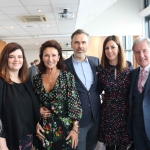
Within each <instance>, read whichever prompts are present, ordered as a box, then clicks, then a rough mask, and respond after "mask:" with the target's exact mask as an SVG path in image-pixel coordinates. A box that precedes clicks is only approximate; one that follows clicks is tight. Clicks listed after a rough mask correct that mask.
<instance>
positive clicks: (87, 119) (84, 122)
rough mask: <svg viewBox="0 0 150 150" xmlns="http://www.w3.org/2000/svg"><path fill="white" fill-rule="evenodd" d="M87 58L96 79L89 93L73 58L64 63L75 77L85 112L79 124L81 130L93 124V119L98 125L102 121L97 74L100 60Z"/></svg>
mask: <svg viewBox="0 0 150 150" xmlns="http://www.w3.org/2000/svg"><path fill="white" fill-rule="evenodd" d="M87 57H88V61H89V63H90V65H91V69H92V71H93V77H94V83H93V84H92V85H91V88H90V90H89V91H87V89H86V87H85V86H84V85H83V83H82V81H81V80H80V78H79V77H78V76H77V74H76V72H75V69H74V66H73V63H72V57H70V58H68V59H66V60H65V61H64V63H65V65H66V68H67V71H68V72H71V73H72V74H73V75H74V77H75V81H76V88H77V90H78V93H79V98H80V101H81V106H82V110H83V114H82V118H81V120H80V122H79V124H80V127H81V128H82V127H86V126H88V125H89V123H91V119H92V118H93V119H94V121H95V122H97V123H99V120H100V97H99V91H98V78H97V73H96V70H97V66H98V65H99V59H98V58H96V57H92V56H87Z"/></svg>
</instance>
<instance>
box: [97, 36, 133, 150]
mask: <svg viewBox="0 0 150 150" xmlns="http://www.w3.org/2000/svg"><path fill="white" fill-rule="evenodd" d="M132 69H133V67H132V64H131V63H130V62H128V61H126V60H125V54H124V50H123V48H122V46H121V43H120V41H119V38H118V37H116V36H115V35H112V36H108V37H107V38H106V39H105V41H104V43H103V51H102V58H101V65H100V66H99V67H98V79H99V91H100V93H102V91H103V90H104V91H105V95H104V100H103V103H102V107H101V122H100V141H101V142H104V144H105V145H106V150H115V147H116V150H126V148H127V146H128V145H130V143H131V139H130V137H129V135H128V133H127V123H126V121H127V113H128V98H129V97H128V94H129V85H130V73H131V71H132Z"/></svg>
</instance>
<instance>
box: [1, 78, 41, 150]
mask: <svg viewBox="0 0 150 150" xmlns="http://www.w3.org/2000/svg"><path fill="white" fill-rule="evenodd" d="M0 110H1V111H0V112H1V113H0V119H1V122H2V126H1V128H2V130H1V132H0V137H4V138H6V142H7V146H8V148H9V150H17V149H19V146H20V149H21V147H22V148H23V145H24V146H26V145H27V144H28V145H29V146H30V145H31V142H32V134H33V133H34V131H35V125H36V124H37V122H38V121H39V118H40V115H39V110H38V107H37V103H36V99H35V96H34V93H33V91H32V85H31V82H30V81H27V82H26V83H24V84H22V83H21V84H17V83H14V84H8V83H6V82H5V81H4V80H3V79H2V78H0ZM29 143H30V144H29ZM28 149H29V147H28Z"/></svg>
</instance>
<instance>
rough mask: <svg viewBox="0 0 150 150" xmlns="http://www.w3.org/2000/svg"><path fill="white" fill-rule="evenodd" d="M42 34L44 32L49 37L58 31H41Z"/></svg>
mask: <svg viewBox="0 0 150 150" xmlns="http://www.w3.org/2000/svg"><path fill="white" fill-rule="evenodd" d="M43 32H44V33H45V34H50V35H51V34H59V32H58V30H57V31H56V30H55V31H52V30H51V31H43Z"/></svg>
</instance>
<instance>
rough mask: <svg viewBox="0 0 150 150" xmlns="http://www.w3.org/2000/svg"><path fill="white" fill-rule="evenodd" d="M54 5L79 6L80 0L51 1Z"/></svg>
mask: <svg viewBox="0 0 150 150" xmlns="http://www.w3.org/2000/svg"><path fill="white" fill-rule="evenodd" d="M50 1H51V3H52V5H64V4H66V5H67V4H79V2H80V0H50Z"/></svg>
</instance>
